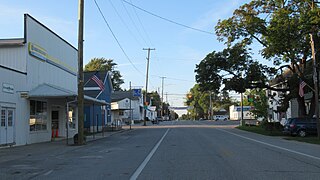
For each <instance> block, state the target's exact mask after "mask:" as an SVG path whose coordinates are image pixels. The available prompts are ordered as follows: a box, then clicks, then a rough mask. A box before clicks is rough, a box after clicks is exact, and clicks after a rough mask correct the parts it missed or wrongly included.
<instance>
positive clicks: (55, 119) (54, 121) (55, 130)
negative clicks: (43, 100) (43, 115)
mask: <svg viewBox="0 0 320 180" xmlns="http://www.w3.org/2000/svg"><path fill="white" fill-rule="evenodd" d="M51 130H52V135H51V137H52V138H56V137H58V136H59V111H56V110H55V111H51Z"/></svg>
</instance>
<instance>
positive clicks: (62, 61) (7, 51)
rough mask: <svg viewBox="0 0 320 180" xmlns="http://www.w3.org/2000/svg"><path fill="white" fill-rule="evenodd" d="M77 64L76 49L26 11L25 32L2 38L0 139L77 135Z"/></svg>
mask: <svg viewBox="0 0 320 180" xmlns="http://www.w3.org/2000/svg"><path fill="white" fill-rule="evenodd" d="M77 69H78V64H77V49H76V48H75V47H73V46H72V45H71V44H69V43H68V42H67V41H65V40H64V39H62V38H61V37H60V36H58V35H57V34H55V33H54V32H53V31H51V30H50V29H49V28H47V27H46V26H44V25H43V24H41V23H40V22H38V21H37V20H36V19H34V18H33V17H31V16H30V15H28V14H25V16H24V37H23V38H20V39H1V40H0V77H1V78H0V86H1V90H0V111H1V119H0V145H25V144H31V143H37V142H44V141H51V140H52V138H56V137H63V138H66V137H73V135H74V134H76V133H77V127H78V125H77V106H76V105H75V104H74V102H75V100H76V97H77ZM85 99H86V101H90V102H93V103H98V104H105V102H104V101H100V100H97V99H94V98H89V97H85ZM67 112H68V113H67ZM68 116H69V117H68Z"/></svg>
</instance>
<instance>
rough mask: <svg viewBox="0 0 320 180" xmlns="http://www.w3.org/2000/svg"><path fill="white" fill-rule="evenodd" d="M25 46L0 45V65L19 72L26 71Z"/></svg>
mask: <svg viewBox="0 0 320 180" xmlns="http://www.w3.org/2000/svg"><path fill="white" fill-rule="evenodd" d="M26 56H27V54H26V47H25V46H19V47H16V46H15V47H1V48H0V65H1V66H4V67H7V68H10V69H14V70H17V71H20V72H24V73H25V72H27V61H26Z"/></svg>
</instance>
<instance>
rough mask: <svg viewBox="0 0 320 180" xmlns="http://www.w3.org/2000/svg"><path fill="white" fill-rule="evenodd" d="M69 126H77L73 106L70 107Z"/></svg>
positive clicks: (73, 127) (72, 127)
mask: <svg viewBox="0 0 320 180" xmlns="http://www.w3.org/2000/svg"><path fill="white" fill-rule="evenodd" d="M68 115H69V128H71V129H75V128H76V115H75V110H74V108H73V107H69V114H68Z"/></svg>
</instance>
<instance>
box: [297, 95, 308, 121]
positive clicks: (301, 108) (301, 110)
mask: <svg viewBox="0 0 320 180" xmlns="http://www.w3.org/2000/svg"><path fill="white" fill-rule="evenodd" d="M297 100H298V107H299V113H298V115H299V117H301V116H306V115H307V112H306V105H305V103H304V97H300V96H299V97H298V98H297Z"/></svg>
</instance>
